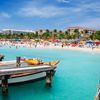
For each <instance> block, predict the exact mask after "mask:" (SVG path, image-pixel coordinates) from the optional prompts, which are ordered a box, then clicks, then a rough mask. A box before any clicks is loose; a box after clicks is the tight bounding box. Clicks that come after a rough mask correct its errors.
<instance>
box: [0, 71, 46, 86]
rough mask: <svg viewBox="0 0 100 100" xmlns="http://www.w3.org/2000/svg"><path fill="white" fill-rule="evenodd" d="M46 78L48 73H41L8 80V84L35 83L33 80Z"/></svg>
mask: <svg viewBox="0 0 100 100" xmlns="http://www.w3.org/2000/svg"><path fill="white" fill-rule="evenodd" d="M45 76H46V72H40V73H35V74H31V75H26V76H18V77H13V78H9V79H8V84H15V83H16V84H17V83H22V82H28V81H33V80H37V79H40V78H43V77H45ZM0 84H1V80H0Z"/></svg>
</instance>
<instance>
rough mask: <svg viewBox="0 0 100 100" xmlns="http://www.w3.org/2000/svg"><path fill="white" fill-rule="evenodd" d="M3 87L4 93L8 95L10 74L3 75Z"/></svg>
mask: <svg viewBox="0 0 100 100" xmlns="http://www.w3.org/2000/svg"><path fill="white" fill-rule="evenodd" d="M1 87H2V94H3V95H7V94H8V76H7V75H6V76H2V79H1Z"/></svg>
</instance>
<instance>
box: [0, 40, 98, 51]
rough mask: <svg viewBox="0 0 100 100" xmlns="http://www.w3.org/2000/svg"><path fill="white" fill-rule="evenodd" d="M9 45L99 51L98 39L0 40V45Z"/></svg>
mask: <svg viewBox="0 0 100 100" xmlns="http://www.w3.org/2000/svg"><path fill="white" fill-rule="evenodd" d="M2 46H9V47H10V48H12V47H14V46H15V47H16V49H18V48H19V47H31V48H50V49H54V48H58V49H61V48H63V49H72V50H83V51H91V50H92V51H93V50H94V51H97V52H100V41H95V42H93V41H91V40H89V41H82V40H80V41H76V40H54V41H47V40H34V39H30V40H3V39H2V40H0V47H2Z"/></svg>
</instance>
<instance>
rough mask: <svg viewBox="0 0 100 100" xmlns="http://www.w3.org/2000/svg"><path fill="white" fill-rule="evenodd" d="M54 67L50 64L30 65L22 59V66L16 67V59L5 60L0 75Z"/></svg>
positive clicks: (1, 63)
mask: <svg viewBox="0 0 100 100" xmlns="http://www.w3.org/2000/svg"><path fill="white" fill-rule="evenodd" d="M52 69H54V67H53V66H50V65H44V64H42V65H28V64H27V63H25V62H23V61H21V63H20V67H16V61H15V60H13V61H3V62H0V76H2V75H13V74H19V73H26V72H33V71H48V70H52Z"/></svg>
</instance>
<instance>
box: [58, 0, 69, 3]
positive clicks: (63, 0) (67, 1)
mask: <svg viewBox="0 0 100 100" xmlns="http://www.w3.org/2000/svg"><path fill="white" fill-rule="evenodd" d="M57 1H58V2H62V3H70V1H69V0H57Z"/></svg>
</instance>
